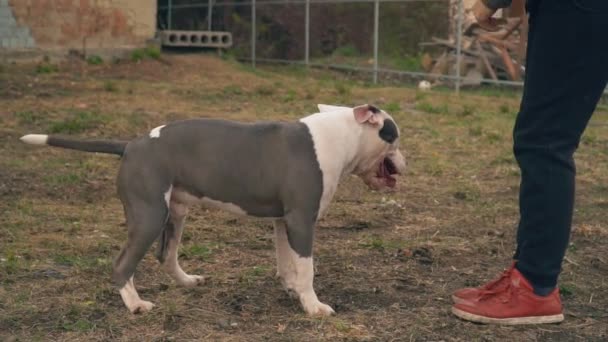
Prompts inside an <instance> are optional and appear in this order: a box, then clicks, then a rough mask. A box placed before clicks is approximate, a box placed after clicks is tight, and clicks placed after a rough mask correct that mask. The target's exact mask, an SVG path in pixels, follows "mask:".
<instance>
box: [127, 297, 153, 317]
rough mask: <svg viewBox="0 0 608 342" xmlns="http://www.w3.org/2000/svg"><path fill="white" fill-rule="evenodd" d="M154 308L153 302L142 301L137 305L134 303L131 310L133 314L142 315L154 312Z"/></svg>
mask: <svg viewBox="0 0 608 342" xmlns="http://www.w3.org/2000/svg"><path fill="white" fill-rule="evenodd" d="M153 307H154V304H152V302H148V301H145V300H140V301H138V302H137V303H134V304H133V305H132V306H131V307H130V308H129V310H130V311H131V313H132V314H142V313H145V312H148V311H150V310H152V308H153Z"/></svg>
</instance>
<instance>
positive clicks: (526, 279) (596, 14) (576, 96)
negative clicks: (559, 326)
mask: <svg viewBox="0 0 608 342" xmlns="http://www.w3.org/2000/svg"><path fill="white" fill-rule="evenodd" d="M528 8H529V10H530V27H529V28H530V30H529V35H528V52H527V61H526V77H525V86H524V93H523V97H522V103H521V108H520V113H519V115H518V118H517V121H516V125H515V128H514V132H513V134H514V153H515V156H516V159H517V161H518V164H519V166H520V168H521V172H522V175H521V187H520V224H519V228H518V232H517V251H516V253H515V255H514V259H515V260H516V261H517V264H516V266H515V267H514V268H510V269H509V270H508V271H507V272H506V274H505V275H504V276H503V277H501V278H499V279H498V280H497V281H496V282H491V283H490V284H491V287H490V288H487V286H486V287H482V288H480V289H481V290H477V291H466V293H465V291H462V290H461V292H463V293H465V294H467V295H468V296H467V297H466V298H455V299H458V300H455V301H456V304H455V305H454V307H453V308H452V312H453V313H454V314H456V315H457V316H459V317H461V318H463V319H467V320H472V321H477V322H485V323H499V324H530V323H551V322H559V321H561V320H563V314H562V307H561V301H560V298H559V292H558V290H557V289H554V290H552V288H553V287H555V285H556V283H557V278H558V275H559V273H560V268H561V262H562V259H563V256H564V253H565V250H566V247H567V244H568V239H569V235H570V226H571V222H572V210H573V203H574V176H575V166H574V160H573V154H574V151H575V150H576V148H577V147H578V144H579V141H580V137H581V135H582V133H583V131H584V129H585V127H586V125H587V122H588V121H589V119H590V117H591V114H592V113H593V111H594V109H595V107H596V105H597V102H598V100H599V97H600V96H601V93H602V91H603V90H604V88H605V87H606V81H607V80H608V51H607V50H608V48H607V47H606V46H605V43H604V42H605V40H606V33H608V1H604V0H536V1H529V6H528ZM535 290H536V292H543V293H542V294H548V295H547V296H546V297H543V296H539V295H537V294H535V293H534V292H535ZM551 290H552V291H551ZM546 292H549V293H546ZM458 293H459V291H457V292H456V293H455V297H458Z"/></svg>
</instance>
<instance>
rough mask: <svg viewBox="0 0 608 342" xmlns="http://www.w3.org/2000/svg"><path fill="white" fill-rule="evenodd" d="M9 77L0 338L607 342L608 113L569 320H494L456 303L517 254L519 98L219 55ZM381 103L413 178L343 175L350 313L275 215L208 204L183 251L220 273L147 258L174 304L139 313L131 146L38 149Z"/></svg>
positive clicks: (595, 138) (593, 159)
mask: <svg viewBox="0 0 608 342" xmlns="http://www.w3.org/2000/svg"><path fill="white" fill-rule="evenodd" d="M1 70H3V71H2V72H0V102H1V103H2V105H1V106H0V127H1V128H0V152H1V153H0V211H1V212H2V214H1V215H0V258H1V259H0V282H1V283H2V286H1V287H0V339H4V340H7V339H8V340H11V339H12V340H15V339H19V340H24V341H29V340H62V341H63V340H83V341H84V340H86V341H89V340H146V341H160V340H222V341H252V340H273V341H275V340H276V341H278V340H281V341H282V340H296V341H310V340H327V341H334V340H349V341H353V340H374V341H392V340H404V341H427V340H445V341H472V340H475V341H477V340H482V341H495V340H504V341H524V340H532V341H534V340H536V341H558V340H559V341H571V340H572V341H573V340H597V341H599V340H605V339H607V338H608V328H607V325H606V321H607V320H608V311H607V309H606V308H607V307H608V283H606V274H607V272H608V255H607V253H606V248H607V247H606V246H608V229H607V228H606V218H605V212H606V208H608V192H607V190H608V185H607V184H608V172H607V171H606V170H608V152H607V151H608V148H607V147H608V126H606V121H607V119H608V113H607V112H606V107H600V109H599V110H598V112H597V113H596V115H595V117H594V118H593V120H592V125H591V126H590V127H589V129H588V132H587V133H586V134H585V137H584V139H583V142H582V144H581V148H580V151H579V153H578V154H577V158H578V159H577V160H578V173H579V183H578V194H577V196H578V197H577V211H576V215H575V223H574V227H575V229H574V233H573V239H572V244H571V247H570V248H569V250H568V261H567V262H565V264H564V272H563V275H562V277H561V284H562V290H563V291H562V293H563V299H564V302H565V305H566V313H567V320H566V321H565V322H564V323H562V324H559V325H550V326H543V327H495V326H483V325H475V324H470V323H466V322H462V321H460V320H458V319H456V318H454V317H452V316H451V315H450V314H449V308H450V304H451V302H450V293H451V291H453V290H454V289H456V288H458V287H462V286H465V285H477V284H478V283H479V282H481V281H484V280H486V279H488V278H491V277H493V276H494V275H495V274H496V273H497V272H499V271H500V270H501V269H502V268H503V267H505V266H506V265H507V264H508V263H509V258H510V256H511V252H512V250H513V247H514V245H513V240H514V227H515V224H516V220H517V205H516V203H517V202H516V201H517V189H518V180H519V178H518V169H517V166H516V164H515V162H514V160H513V157H512V154H511V129H512V125H513V121H514V117H515V112H516V110H517V106H518V98H517V94H513V93H508V92H507V93H504V94H498V95H500V96H496V94H494V95H493V94H487V93H486V94H483V93H479V92H478V93H470V94H467V95H464V96H462V97H455V96H453V95H452V94H450V93H448V92H441V91H436V92H431V93H418V92H417V91H416V90H413V89H410V88H397V87H372V86H369V85H367V84H365V83H364V82H361V81H356V82H349V81H347V80H345V79H342V78H341V77H340V75H337V74H329V73H327V72H317V71H311V72H305V71H302V70H294V69H289V68H276V67H273V68H269V67H268V68H262V69H261V70H260V69H258V70H255V71H253V70H250V69H249V68H248V67H244V66H240V65H238V64H236V63H232V62H227V61H222V60H220V59H217V58H213V57H208V56H169V57H167V56H165V57H164V58H163V59H161V60H160V61H156V60H143V61H140V62H139V63H121V64H117V65H111V66H108V65H105V66H104V65H102V66H86V65H81V64H77V63H72V64H66V65H61V66H59V71H58V72H52V73H48V74H36V72H35V70H36V67H35V66H28V65H26V66H13V65H12V66H6V67H4V68H2V69H1ZM365 102H369V103H375V104H377V105H378V106H380V107H383V108H386V109H389V111H390V112H391V113H392V114H393V116H394V117H395V119H396V120H397V122H398V124H399V125H400V128H401V130H402V132H403V134H402V141H401V144H402V147H403V148H404V150H405V152H406V153H407V157H408V159H409V171H408V172H407V174H406V175H405V177H402V179H401V180H400V189H399V190H398V191H396V192H391V193H380V192H369V191H368V190H367V189H366V188H365V187H364V186H363V184H362V183H361V182H360V181H359V180H357V179H354V178H348V179H346V180H345V181H344V182H343V184H342V185H341V186H340V189H339V193H338V194H337V196H336V198H335V200H334V202H333V203H332V206H331V208H330V210H329V213H328V216H327V217H326V218H325V219H323V220H322V221H321V222H320V224H319V227H318V232H317V238H316V241H317V243H316V245H315V256H316V263H317V277H316V280H315V287H316V289H317V293H318V295H319V297H320V298H321V300H323V301H325V302H327V303H328V304H330V305H332V306H333V307H334V308H335V309H336V311H337V313H338V315H337V316H335V317H332V318H327V319H317V318H309V317H306V316H305V315H304V314H303V313H302V311H301V310H300V308H299V307H298V304H297V303H296V302H294V301H293V300H291V299H290V298H289V297H288V296H287V294H285V293H283V292H282V290H281V288H280V285H279V284H278V282H277V281H276V280H275V279H274V277H273V276H274V272H275V265H274V251H273V242H272V236H273V235H272V229H271V227H270V225H269V223H267V222H265V221H262V220H249V219H243V218H236V217H233V216H232V215H230V214H227V213H223V212H217V211H207V210H203V209H197V210H194V213H193V215H191V217H190V218H189V220H188V222H187V227H186V232H185V237H184V245H183V247H182V249H181V255H180V260H181V263H182V265H183V267H184V269H186V270H187V271H188V272H192V273H195V274H204V275H207V276H208V277H209V278H210V279H209V282H208V283H207V284H206V285H205V286H202V287H199V288H195V289H183V288H178V287H175V286H174V284H173V283H172V282H171V281H170V279H169V277H167V276H166V275H165V274H164V273H162V272H161V271H160V270H159V267H158V265H157V262H156V261H155V260H154V258H153V257H152V256H151V255H148V256H147V257H146V258H145V260H144V261H143V262H142V263H141V264H140V267H139V269H138V271H137V274H136V284H137V287H138V288H139V289H140V292H141V295H142V297H144V298H145V299H147V300H151V301H153V302H154V303H156V304H157V307H156V308H155V309H154V310H153V311H152V312H151V313H149V314H146V315H137V316H134V315H131V314H129V313H128V312H127V310H126V309H125V308H124V306H123V304H122V302H121V300H120V297H119V296H118V294H117V292H116V291H115V290H114V289H113V288H112V286H111V283H110V280H109V275H110V268H111V261H112V258H113V257H114V256H115V255H116V253H117V251H118V249H119V248H120V246H121V244H122V242H123V241H124V239H125V231H124V224H123V217H122V210H121V206H120V203H119V201H118V199H117V198H116V196H115V195H114V193H115V185H114V177H115V174H116V168H117V166H118V161H117V159H116V158H114V157H109V156H104V155H93V154H84V153H78V152H74V151H65V150H59V149H52V148H35V147H32V146H25V145H23V144H21V143H20V142H19V141H18V137H19V136H21V135H22V134H23V133H27V132H49V131H54V132H60V133H69V134H73V135H76V136H87V137H101V136H103V137H117V138H118V137H119V138H129V137H134V136H136V135H139V134H144V133H146V132H147V131H148V130H150V129H151V128H153V127H156V126H158V125H160V124H163V123H165V122H166V121H168V120H174V119H179V118H187V117H200V116H204V117H223V118H230V119H238V120H247V121H253V120H293V119H296V118H298V117H300V116H303V115H305V114H306V113H310V112H312V111H314V110H315V106H316V104H317V103H342V104H350V105H353V104H359V103H365Z"/></svg>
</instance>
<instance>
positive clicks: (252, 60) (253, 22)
mask: <svg viewBox="0 0 608 342" xmlns="http://www.w3.org/2000/svg"><path fill="white" fill-rule="evenodd" d="M255 31H256V27H255V0H252V1H251V66H252V67H254V68H255V40H256V32H255Z"/></svg>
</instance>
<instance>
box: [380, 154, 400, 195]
mask: <svg viewBox="0 0 608 342" xmlns="http://www.w3.org/2000/svg"><path fill="white" fill-rule="evenodd" d="M376 175H377V176H378V178H382V179H383V180H384V183H385V184H386V186H388V187H389V188H394V187H395V185H397V180H396V179H395V178H394V177H392V176H391V170H389V167H388V165H387V163H386V162H385V161H384V160H383V161H382V163H380V165H379V166H378V172H377V174H376Z"/></svg>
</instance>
